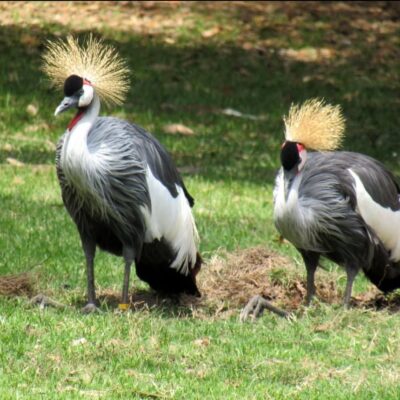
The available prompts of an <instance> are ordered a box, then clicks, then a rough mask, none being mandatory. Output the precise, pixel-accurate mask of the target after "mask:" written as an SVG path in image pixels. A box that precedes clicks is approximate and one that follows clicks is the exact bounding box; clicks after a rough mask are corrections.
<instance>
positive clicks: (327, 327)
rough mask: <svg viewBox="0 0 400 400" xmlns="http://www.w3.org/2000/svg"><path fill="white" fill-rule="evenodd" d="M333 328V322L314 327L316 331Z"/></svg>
mask: <svg viewBox="0 0 400 400" xmlns="http://www.w3.org/2000/svg"><path fill="white" fill-rule="evenodd" d="M330 329H332V324H321V325H318V326H316V327H315V328H314V332H326V331H329V330H330Z"/></svg>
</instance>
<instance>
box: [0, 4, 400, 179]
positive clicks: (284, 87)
mask: <svg viewBox="0 0 400 400" xmlns="http://www.w3.org/2000/svg"><path fill="white" fill-rule="evenodd" d="M334 6H335V5H334V4H330V5H328V6H321V5H320V4H319V5H318V7H319V11H318V13H317V14H315V15H314V16H313V15H312V14H310V15H309V16H308V18H310V21H311V22H313V23H315V24H316V23H317V22H319V21H320V20H321V21H325V22H326V21H327V20H328V19H329V18H331V13H332V10H333V8H332V7H334ZM282 7H283V8H285V10H284V11H285V12H286V14H287V15H286V14H285V15H286V16H289V17H291V18H294V17H298V16H299V15H300V16H301V15H302V14H303V13H304V12H305V9H304V10H303V8H304V7H303V6H301V5H299V6H297V5H296V6H294V5H284V4H283V5H282V4H281V5H280V9H279V10H280V12H283V11H282V10H283V8H282ZM316 7H317V6H316ZM318 7H317V8H318ZM321 7H322V8H321ZM330 7H331V8H330ZM357 7H358V6H357V5H352V6H351V7H350V6H349V8H348V9H347V11H346V9H343V10H342V12H341V14H340V18H339V22H340V23H339V22H337V23H336V22H335V21H332V18H331V21H330V25H328V27H327V28H324V29H325V31H323V32H322V33H321V32H319V34H317V33H318V32H317V31H318V29H319V30H321V29H322V28H315V30H312V29H311V28H310V25H309V24H308V25H307V27H302V26H300V25H296V21H297V20H293V21H292V22H291V20H290V18H289V19H288V20H284V21H283V22H282V23H281V24H271V25H270V26H255V28H254V29H255V32H256V34H257V35H258V37H259V38H261V39H262V38H263V35H264V36H265V37H270V36H271V37H278V36H280V37H282V38H284V37H285V29H286V28H287V29H290V31H288V38H290V37H291V36H293V35H294V33H295V32H297V33H298V36H300V38H301V39H298V43H296V44H295V46H297V47H299V48H302V47H305V46H310V43H311V44H312V45H313V46H316V47H317V46H319V47H323V46H330V47H332V48H333V49H334V50H335V51H334V52H333V53H332V56H330V57H327V58H326V59H324V58H322V59H319V58H317V59H315V60H313V59H311V61H310V60H306V61H304V60H301V58H300V59H298V58H296V57H297V56H296V57H294V58H293V57H292V56H291V55H290V54H292V55H293V54H297V53H293V52H292V53H290V52H289V53H288V52H285V51H286V49H285V48H279V47H276V45H275V44H273V43H272V44H269V45H264V46H263V47H259V46H258V47H251V46H250V48H248V49H246V47H245V46H244V47H243V46H242V45H236V44H235V42H233V41H231V42H229V41H227V42H224V43H214V42H212V41H210V42H209V43H208V42H203V43H201V44H195V45H185V46H180V45H179V44H175V45H167V44H165V43H164V42H162V41H161V39H159V38H157V37H151V36H149V37H146V36H137V35H133V34H132V35H128V34H126V33H124V34H123V33H122V32H115V33H109V32H108V33H107V37H111V40H108V39H107V41H111V42H113V41H114V44H115V46H116V47H117V48H118V50H119V51H120V53H121V55H122V56H123V57H124V58H126V59H127V60H128V64H129V66H130V67H131V68H132V71H133V85H132V88H131V90H130V92H129V95H128V99H127V102H126V104H125V106H124V107H123V110H124V111H123V115H122V117H124V118H126V119H129V120H131V121H135V122H137V123H138V124H140V125H142V126H144V127H146V128H147V129H148V130H149V131H151V132H153V133H154V134H155V135H156V136H157V137H158V138H159V140H160V141H161V142H162V143H163V144H164V145H165V146H166V147H167V149H168V150H169V151H170V152H171V153H172V155H173V157H174V159H175V161H176V163H177V165H178V166H181V167H183V168H189V169H190V168H191V169H192V170H193V171H196V173H197V174H199V175H201V176H204V177H206V178H207V179H212V180H218V179H226V178H230V179H237V180H246V181H253V182H256V183H262V182H265V180H266V179H268V181H271V179H272V177H273V172H272V171H274V170H275V169H276V168H277V166H278V161H279V160H278V156H279V154H278V153H279V148H280V144H281V142H282V140H283V125H282V119H281V118H282V115H283V114H284V113H286V112H287V110H288V108H289V105H290V104H291V103H292V102H300V101H303V100H304V99H306V98H309V97H324V98H325V99H326V100H328V101H329V102H332V103H340V104H342V105H343V108H344V113H345V115H346V117H347V119H348V137H347V141H346V143H345V146H344V147H345V148H346V149H348V150H354V151H361V152H364V153H367V154H369V155H371V156H373V157H376V158H378V159H381V160H382V161H384V162H385V163H386V164H387V165H388V166H389V167H390V168H393V169H395V170H397V172H398V171H399V164H400V163H399V161H400V155H399V154H398V152H397V150H396V149H398V148H400V143H399V141H400V139H399V137H398V126H399V113H398V107H399V102H398V83H396V82H398V81H396V79H394V78H395V77H396V76H398V70H399V68H398V67H399V62H398V57H397V59H396V54H398V49H397V48H396V46H394V45H393V43H392V41H391V40H390V38H391V34H390V33H387V34H385V33H384V32H383V33H380V34H379V40H380V41H382V40H387V48H388V51H387V53H384V52H383V51H382V48H381V45H380V43H381V42H379V43H377V42H371V43H367V42H365V41H364V40H363V33H364V31H362V30H360V29H358V30H357V29H356V28H352V25H351V22H352V19H353V18H354V15H359V14H360V13H362V9H361V8H360V7H358V8H357ZM363 7H364V6H363ZM306 8H307V7H306ZM205 10H206V11H207V10H208V9H207V8H205ZM307 10H308V8H307ZM321 10H322V11H321ZM365 10H366V11H365V13H366V15H367V16H368V15H369V14H371V12H372V11H370V10H372V8H368V7H367V8H366V9H365ZM256 12H258V11H257V10H256V9H255V10H254V11H252V10H251V8H247V9H246V11H243V10H240V7H238V8H237V16H236V17H237V18H242V19H246V18H247V19H249V20H251V19H252V18H254V13H256ZM246 13H247V14H248V15H246ZM355 13H356V14H355ZM371 15H372V14H371ZM291 24H294V25H293V26H294V27H293V26H292V25H291ZM311 26H313V25H311ZM316 26H317V25H316ZM269 30H272V31H271V32H269ZM55 31H58V32H62V33H67V31H66V28H65V27H64V26H58V25H48V26H43V27H41V28H39V27H36V28H34V29H33V30H31V29H25V28H21V27H19V26H15V25H14V26H7V27H1V28H0V51H1V53H2V54H4V55H7V56H6V57H4V60H3V62H2V66H1V67H0V68H1V71H2V74H1V77H0V85H1V86H2V88H3V91H2V94H1V96H0V102H1V103H3V104H4V105H6V107H3V110H0V115H1V116H2V121H3V131H5V132H6V137H7V136H12V135H13V133H14V132H15V131H18V130H19V129H21V128H22V127H23V126H25V125H26V124H30V123H31V122H30V121H31V119H29V117H27V115H26V112H25V108H26V106H27V105H28V104H30V103H31V102H32V101H34V102H36V103H38V104H39V105H40V112H39V115H38V116H37V117H35V118H36V119H41V120H45V121H47V122H50V121H51V123H52V124H53V125H52V127H51V132H50V133H48V134H49V135H50V137H51V138H52V140H54V141H56V139H57V138H58V137H59V136H60V134H61V133H62V132H63V130H64V126H65V121H64V120H62V121H59V120H54V117H53V116H52V113H53V110H54V108H55V106H56V105H57V104H58V102H59V101H60V100H61V97H62V94H61V91H55V90H51V89H50V88H49V87H48V86H47V84H46V82H45V77H44V76H43V74H42V73H41V72H40V57H41V54H42V52H43V50H44V47H43V43H44V42H45V40H47V39H48V38H50V37H52V32H55ZM293 31H295V32H294V33H293ZM329 32H330V33H331V34H332V37H331V39H328V38H327V37H326V36H324V35H326V34H327V33H329ZM68 33H71V32H68ZM87 33H88V32H80V33H79V35H82V36H84V35H86V34H87ZM26 34H29V35H31V36H36V37H37V38H39V40H37V41H36V42H35V43H38V44H37V45H36V46H28V45H26V44H23V43H21V36H23V35H26ZM349 37H350V39H349ZM346 38H347V40H348V41H349V40H350V41H351V43H349V42H348V41H347V42H346ZM291 44H292V43H291V42H290V40H289V39H288V40H287V43H286V46H287V48H290V47H291ZM396 49H397V50H396ZM283 50H285V51H283ZM292 50H293V49H292ZM294 50H295V49H294ZM396 51H397V53H396ZM288 54H289V55H288ZM10 71H12V73H11V72H10ZM7 96H8V97H7ZM7 99H9V100H7ZM226 108H233V109H235V110H239V111H240V112H242V113H245V114H251V115H254V116H256V117H257V116H265V118H264V119H260V120H251V119H246V118H237V117H233V116H227V115H224V114H221V110H223V109H226ZM104 112H105V113H109V114H114V115H115V114H117V115H120V114H118V112H119V111H118V110H115V109H114V110H111V111H108V110H104ZM35 121H36V120H35V119H33V122H35ZM33 122H32V123H33ZM175 122H179V123H183V124H185V125H187V126H189V127H192V128H193V129H194V131H195V135H193V136H190V137H182V136H176V135H174V136H171V135H167V134H165V133H163V125H165V124H167V123H175ZM15 156H16V157H18V158H19V159H20V160H21V161H23V162H29V163H39V162H40V163H53V162H54V152H52V151H44V152H37V149H35V148H34V147H32V146H28V145H21V146H20V147H19V148H18V149H17V151H16V153H15ZM5 158H6V153H4V152H3V154H1V155H0V162H4V160H5ZM266 173H267V176H266Z"/></svg>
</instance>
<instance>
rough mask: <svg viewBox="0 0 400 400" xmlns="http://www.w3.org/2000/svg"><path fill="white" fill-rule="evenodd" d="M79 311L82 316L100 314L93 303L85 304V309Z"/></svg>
mask: <svg viewBox="0 0 400 400" xmlns="http://www.w3.org/2000/svg"><path fill="white" fill-rule="evenodd" d="M81 311H82V313H83V314H94V313H101V310H100V308H98V307H97V306H96V304H94V303H87V304H86V306H85V307H82V309H81Z"/></svg>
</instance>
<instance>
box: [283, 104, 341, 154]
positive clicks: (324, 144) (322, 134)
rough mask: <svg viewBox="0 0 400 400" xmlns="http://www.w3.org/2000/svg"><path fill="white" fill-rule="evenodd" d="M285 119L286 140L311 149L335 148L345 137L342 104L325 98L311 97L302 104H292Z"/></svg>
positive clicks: (324, 149)
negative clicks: (327, 102)
mask: <svg viewBox="0 0 400 400" xmlns="http://www.w3.org/2000/svg"><path fill="white" fill-rule="evenodd" d="M283 121H284V122H285V138H286V140H289V141H291V142H298V143H301V144H303V145H304V146H305V147H306V148H308V149H310V150H317V151H326V150H335V149H337V148H338V147H339V146H340V144H341V142H342V140H343V137H344V130H345V119H344V117H343V115H342V111H341V108H340V106H338V105H337V106H332V105H330V104H326V103H325V101H324V100H320V99H310V100H307V101H305V102H304V103H303V104H302V105H301V106H300V105H292V106H291V107H290V110H289V114H288V115H287V116H285V117H284V118H283Z"/></svg>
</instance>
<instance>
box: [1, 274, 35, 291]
mask: <svg viewBox="0 0 400 400" xmlns="http://www.w3.org/2000/svg"><path fill="white" fill-rule="evenodd" d="M32 293H33V282H32V276H31V274H29V273H28V272H23V273H21V274H14V275H4V276H0V295H1V296H7V297H12V296H30V295H32Z"/></svg>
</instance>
